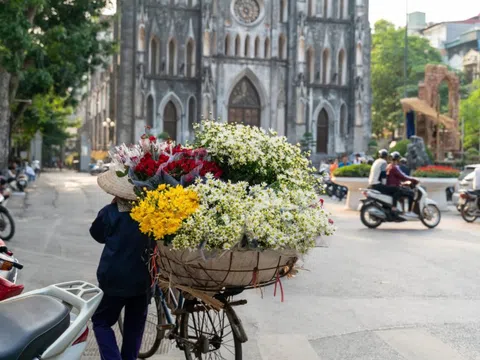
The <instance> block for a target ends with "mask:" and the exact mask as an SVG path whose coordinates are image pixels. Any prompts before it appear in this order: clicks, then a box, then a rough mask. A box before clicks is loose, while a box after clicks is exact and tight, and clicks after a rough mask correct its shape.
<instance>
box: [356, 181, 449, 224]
mask: <svg viewBox="0 0 480 360" xmlns="http://www.w3.org/2000/svg"><path fill="white" fill-rule="evenodd" d="M405 185H408V186H409V187H410V188H411V189H412V190H413V192H414V202H413V213H415V214H416V215H417V216H416V217H407V216H405V215H404V214H402V213H396V212H394V211H392V206H393V198H392V197H391V196H389V195H384V194H382V193H381V192H379V191H377V190H372V189H365V190H363V195H364V196H365V199H362V200H360V201H361V205H360V220H361V221H362V223H363V225H365V226H366V227H368V228H370V229H375V228H377V227H379V226H380V225H381V224H382V223H384V222H398V223H399V222H405V221H421V222H422V223H423V225H425V226H426V227H427V228H430V229H433V228H435V227H436V226H437V225H438V224H439V223H440V220H441V213H440V209H439V208H438V206H437V204H436V203H435V201H433V200H431V199H429V198H428V194H427V192H426V190H425V189H424V188H422V187H421V186H420V185H418V184H417V185H413V184H411V183H408V184H407V183H406V184H405ZM399 205H400V206H401V209H400V206H399V209H400V210H405V209H406V207H407V206H406V205H405V203H401V204H399Z"/></svg>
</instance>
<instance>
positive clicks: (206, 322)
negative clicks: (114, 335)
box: [118, 284, 248, 360]
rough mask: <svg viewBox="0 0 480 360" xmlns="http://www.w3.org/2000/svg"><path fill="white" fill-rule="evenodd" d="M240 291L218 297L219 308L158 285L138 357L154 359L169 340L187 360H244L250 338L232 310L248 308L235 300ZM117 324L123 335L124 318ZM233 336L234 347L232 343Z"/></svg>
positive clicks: (221, 294) (224, 292)
mask: <svg viewBox="0 0 480 360" xmlns="http://www.w3.org/2000/svg"><path fill="white" fill-rule="evenodd" d="M175 292H176V293H175ZM241 292H243V289H228V290H225V291H222V292H219V293H217V294H215V295H214V296H213V299H215V300H216V301H217V302H218V304H220V305H221V306H220V307H219V306H215V305H212V304H210V303H207V302H206V301H203V300H201V299H199V298H196V297H194V296H192V295H190V294H188V293H186V292H184V291H182V290H180V289H176V290H175V291H174V290H172V289H168V292H167V293H165V292H164V291H163V290H162V289H161V288H160V286H159V285H158V284H156V285H155V288H154V296H153V298H152V303H151V306H150V308H149V315H148V317H147V324H146V327H145V333H144V336H143V340H142V347H141V350H140V354H139V358H141V359H146V358H149V357H151V356H153V355H154V354H155V353H156V352H157V350H158V348H159V347H160V344H161V341H162V340H163V339H169V340H173V341H175V343H176V346H177V347H178V348H179V349H180V350H182V351H184V354H185V359H187V360H207V359H225V360H227V359H228V360H230V359H231V360H242V343H245V342H246V341H247V340H248V337H247V335H246V333H245V330H244V329H243V326H242V323H241V321H240V319H239V318H238V316H237V315H236V313H235V311H234V310H233V307H234V306H239V305H245V304H246V303H247V300H238V301H232V297H233V296H235V295H239V294H240V293H241ZM208 302H209V301H208ZM150 310H152V313H150ZM217 320H218V321H217ZM118 323H119V327H120V331H121V333H122V334H123V318H122V315H121V316H120V318H119V320H118ZM217 325H218V328H217ZM229 328H230V330H229ZM230 336H231V337H232V338H233V339H232V340H233V345H230V344H229V342H231V341H232V340H228V338H229V337H230ZM222 346H223V347H224V348H225V350H226V351H228V353H227V357H224V355H223V354H222V350H221V348H222ZM224 354H225V353H224Z"/></svg>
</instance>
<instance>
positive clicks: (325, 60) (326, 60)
mask: <svg viewBox="0 0 480 360" xmlns="http://www.w3.org/2000/svg"><path fill="white" fill-rule="evenodd" d="M322 82H323V83H324V84H329V83H330V51H329V50H328V49H325V50H323V55H322Z"/></svg>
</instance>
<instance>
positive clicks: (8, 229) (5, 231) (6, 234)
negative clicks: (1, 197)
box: [0, 205, 15, 241]
mask: <svg viewBox="0 0 480 360" xmlns="http://www.w3.org/2000/svg"><path fill="white" fill-rule="evenodd" d="M14 234H15V223H14V222H13V218H12V215H10V212H9V211H8V210H7V208H5V207H3V206H2V205H0V239H2V240H5V241H8V240H10V239H11V238H12V237H13V235H14Z"/></svg>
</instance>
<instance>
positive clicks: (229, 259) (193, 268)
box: [157, 242, 298, 292]
mask: <svg viewBox="0 0 480 360" xmlns="http://www.w3.org/2000/svg"><path fill="white" fill-rule="evenodd" d="M158 250H159V256H158V258H157V263H158V266H159V268H160V269H159V270H160V276H161V277H162V278H164V279H168V281H170V282H172V284H179V285H183V286H188V287H190V288H193V289H196V290H201V291H206V292H217V291H220V290H223V289H227V288H243V289H246V288H253V287H260V286H266V285H270V284H273V283H275V281H276V280H277V278H279V277H283V276H286V275H288V274H289V273H291V272H292V270H293V268H294V265H295V263H296V262H297V260H298V254H297V252H295V251H292V250H289V251H275V250H264V251H257V250H241V249H238V250H233V251H225V252H216V253H213V252H208V251H205V252H204V253H203V254H202V253H201V252H200V251H199V250H198V251H190V250H173V249H171V248H170V247H167V246H165V245H163V243H161V242H158Z"/></svg>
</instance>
